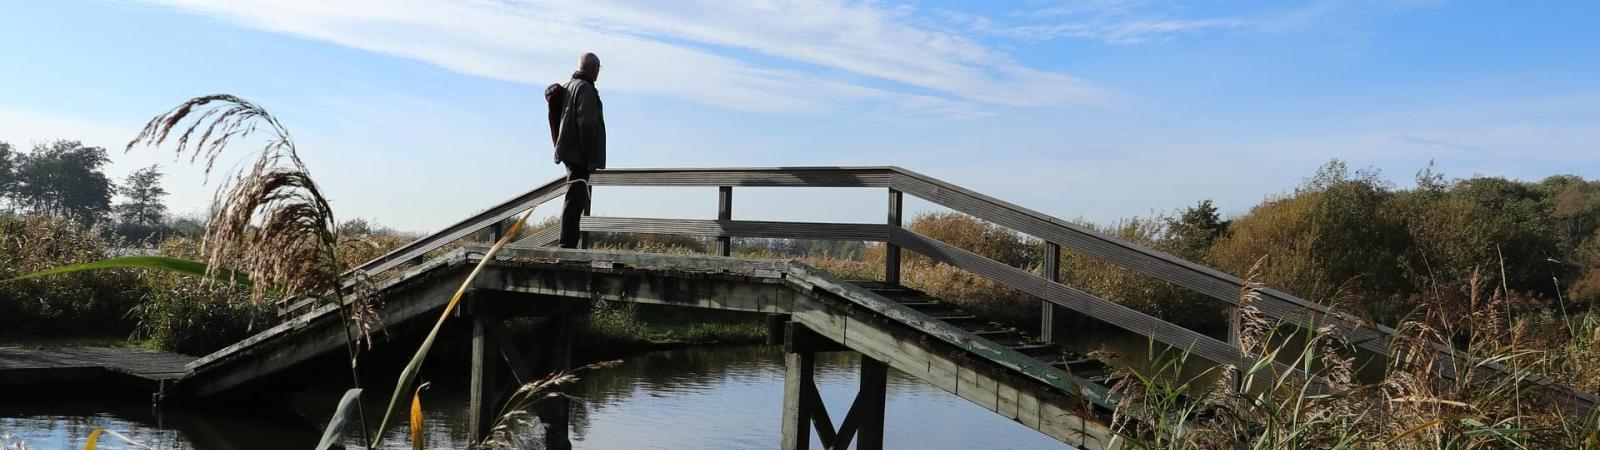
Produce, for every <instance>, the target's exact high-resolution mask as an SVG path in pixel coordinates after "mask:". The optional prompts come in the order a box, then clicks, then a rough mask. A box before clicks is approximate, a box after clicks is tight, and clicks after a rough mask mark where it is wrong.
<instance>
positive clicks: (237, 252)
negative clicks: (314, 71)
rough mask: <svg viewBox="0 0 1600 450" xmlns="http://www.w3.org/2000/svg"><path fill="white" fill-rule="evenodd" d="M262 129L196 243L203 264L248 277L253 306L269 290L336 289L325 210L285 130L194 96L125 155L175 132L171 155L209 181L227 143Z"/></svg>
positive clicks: (257, 111) (235, 105)
mask: <svg viewBox="0 0 1600 450" xmlns="http://www.w3.org/2000/svg"><path fill="white" fill-rule="evenodd" d="M189 119H192V120H189ZM262 125H265V132H266V134H267V137H266V138H265V139H264V140H265V144H263V145H262V146H261V147H260V149H259V150H257V151H255V152H254V153H255V161H254V162H253V163H252V164H250V165H249V166H248V169H240V170H239V171H237V172H236V173H234V174H233V175H232V176H230V177H229V178H228V179H227V180H225V181H224V182H223V183H222V184H221V185H220V186H218V187H217V190H216V193H215V195H214V196H213V199H212V205H213V206H212V217H211V220H210V221H209V222H208V223H207V226H206V234H205V238H204V241H203V243H204V248H205V250H206V252H205V253H206V263H207V266H208V267H210V268H211V270H219V269H221V268H224V267H233V268H235V269H238V270H240V271H242V272H244V273H246V274H248V275H250V277H251V278H252V279H254V280H255V281H257V283H256V285H255V286H254V287H253V288H252V299H253V300H257V301H259V300H261V299H263V298H265V297H267V294H268V289H269V286H271V287H275V288H277V289H279V290H280V291H281V293H282V294H284V295H291V296H292V295H297V294H304V293H323V292H327V291H329V290H331V289H332V288H334V287H336V286H337V284H338V268H337V264H336V261H333V258H332V255H334V254H335V250H336V249H337V243H336V240H335V237H334V233H333V230H334V223H335V222H334V219H333V211H332V209H331V208H330V207H329V206H328V201H327V199H326V198H325V197H324V196H323V195H322V191H321V189H320V188H319V187H318V186H317V184H316V182H315V181H314V180H313V179H312V177H311V174H310V170H309V169H307V168H306V166H305V163H304V162H302V161H301V159H300V156H299V154H298V152H297V150H296V148H295V145H294V141H293V140H292V139H291V138H290V136H289V131H288V129H286V128H284V127H283V124H282V123H280V122H278V120H277V119H276V118H274V117H273V116H272V115H271V114H268V113H267V111H266V110H264V109H262V108H261V107H259V106H257V105H255V104H253V103H250V102H248V101H246V100H244V99H241V98H238V97H235V96H232V95H226V94H217V95H207V96H203V97H195V98H193V99H190V100H188V101H186V102H183V103H182V104H180V105H178V106H177V107H175V108H173V109H172V110H170V111H168V112H167V113H165V114H162V115H159V116H156V117H155V118H153V119H151V120H150V122H149V123H147V124H146V125H145V127H144V129H143V130H142V131H140V132H139V135H138V136H137V137H135V138H134V139H133V140H132V141H130V142H128V146H127V150H129V151H131V150H132V149H133V148H134V147H136V146H139V145H146V146H152V147H158V146H160V145H162V144H164V143H165V142H166V141H167V139H168V138H169V137H170V136H171V135H172V133H173V131H174V130H180V129H181V132H180V133H179V134H178V138H177V144H176V147H177V148H176V151H177V153H178V155H179V156H180V157H181V156H183V155H184V154H185V153H188V154H189V155H190V161H198V160H202V159H203V160H204V162H205V165H204V167H205V171H206V174H207V175H208V176H209V174H210V173H211V171H212V169H213V168H214V167H215V164H216V160H217V157H218V156H220V155H221V153H222V151H223V150H224V149H225V147H226V145H227V144H228V143H229V142H231V141H234V140H239V139H244V138H246V137H249V136H250V135H252V134H253V133H255V132H256V131H259V130H261V129H262ZM197 132H198V133H200V134H199V137H198V139H197V140H195V141H193V142H192V144H193V145H191V139H192V138H194V136H195V134H196V133H197Z"/></svg>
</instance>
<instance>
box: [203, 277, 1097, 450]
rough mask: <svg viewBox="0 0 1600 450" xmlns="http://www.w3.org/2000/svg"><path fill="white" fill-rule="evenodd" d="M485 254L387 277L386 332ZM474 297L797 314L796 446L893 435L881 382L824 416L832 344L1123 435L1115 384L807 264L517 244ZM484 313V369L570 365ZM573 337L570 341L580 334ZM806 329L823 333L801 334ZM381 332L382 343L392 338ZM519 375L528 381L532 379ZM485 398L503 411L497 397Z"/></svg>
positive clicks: (791, 419)
mask: <svg viewBox="0 0 1600 450" xmlns="http://www.w3.org/2000/svg"><path fill="white" fill-rule="evenodd" d="M484 250H485V249H484V248H483V247H467V248H464V249H462V250H458V251H456V252H453V253H450V254H447V255H445V256H441V257H438V258H435V259H433V260H431V261H428V262H426V263H424V264H421V265H418V266H416V267H413V268H411V269H409V270H407V271H406V272H405V273H404V274H401V275H398V276H395V277H393V278H392V279H390V280H389V281H385V282H382V283H380V284H379V285H378V286H377V287H376V289H378V290H379V292H380V293H381V295H382V298H383V308H382V314H383V321H384V324H385V326H387V327H390V328H391V329H394V328H399V327H406V326H415V325H416V324H417V323H426V322H431V321H432V320H433V319H436V318H437V317H438V316H437V315H438V313H439V311H440V310H441V309H442V308H443V306H444V305H445V303H446V302H447V301H448V300H449V298H450V296H451V294H452V293H454V291H455V290H456V289H457V288H459V287H460V285H461V283H462V282H463V280H465V278H466V276H467V274H468V273H469V272H470V270H471V269H472V266H473V265H474V264H476V263H477V262H478V261H479V260H480V259H481V255H482V254H483V252H484ZM469 292H470V293H471V296H470V297H469V299H470V300H471V302H470V307H469V308H466V310H467V311H468V313H469V314H470V315H474V316H479V317H490V316H504V315H546V316H552V317H572V316H574V314H572V311H571V310H570V307H568V306H563V305H572V304H574V302H573V301H572V300H609V301H624V302H635V303H649V304H663V305H673V306H683V307H695V308H710V309H722V310H732V311H746V312H755V313H767V314H775V315H785V316H787V318H788V319H787V321H788V322H789V325H788V327H789V328H790V329H791V331H790V332H789V333H788V334H789V335H790V340H789V342H788V345H787V346H786V348H788V349H789V351H790V353H791V357H790V358H789V361H790V368H789V371H788V373H789V377H788V378H789V380H788V383H787V384H790V385H792V387H793V389H792V390H793V394H794V395H793V396H792V397H793V398H789V397H790V396H788V395H786V400H785V408H786V410H785V411H786V412H785V425H784V428H783V429H784V436H783V437H784V442H785V444H786V445H793V444H794V442H795V440H796V439H800V440H802V442H803V440H804V439H806V435H808V434H809V429H810V428H812V427H809V426H807V425H808V423H809V424H814V425H815V429H816V430H817V431H818V433H817V437H819V438H821V439H823V440H824V441H825V444H829V443H830V442H827V441H831V442H840V439H849V437H848V433H846V430H853V432H854V435H855V436H857V437H858V438H859V439H860V441H859V442H860V443H859V446H860V448H876V447H878V446H881V442H873V441H875V440H877V439H881V433H878V434H876V435H875V434H874V432H873V430H872V425H873V423H874V421H873V417H874V416H873V413H874V411H873V409H874V404H873V403H872V402H871V399H872V398H873V392H874V389H875V387H874V386H871V385H870V381H869V385H863V387H862V393H863V394H862V397H858V398H864V399H866V400H865V401H867V403H864V404H863V406H862V407H861V408H860V409H861V411H862V412H861V413H860V414H857V412H856V409H858V408H852V411H851V412H850V414H848V415H846V418H845V419H844V423H842V424H840V426H838V427H837V428H835V427H834V426H833V424H832V423H831V422H828V419H827V414H826V411H818V410H817V408H812V407H810V404H809V403H808V402H805V401H804V398H805V397H804V396H803V395H802V394H804V392H805V390H804V386H805V385H806V384H805V383H804V382H809V371H808V370H804V369H807V367H805V366H806V364H805V362H806V361H807V360H808V358H809V355H810V354H811V353H814V352H817V351H830V350H849V351H856V352H860V353H861V354H862V355H863V356H864V357H865V358H864V359H869V360H870V361H871V362H870V363H866V364H864V366H863V379H864V380H871V379H873V377H874V374H876V373H877V370H876V369H877V368H879V367H893V368H895V369H896V370H899V371H901V372H905V373H907V374H910V375H912V376H915V377H917V378H919V379H922V380H924V381H926V382H928V383H930V384H933V385H935V386H938V387H940V388H941V389H944V390H945V391H948V392H951V393H953V394H955V395H958V396H960V397H962V398H965V399H967V400H969V401H971V402H973V403H975V404H977V405H980V406H983V407H984V408H986V409H989V410H991V411H994V412H995V413H997V414H1000V415H1002V416H1004V417H1007V418H1010V419H1013V420H1015V421H1017V422H1019V423H1021V424H1023V425H1025V426H1028V427H1030V428H1033V429H1036V430H1038V431H1040V432H1042V433H1044V434H1046V435H1048V436H1051V437H1052V438H1055V439H1058V440H1060V441H1062V442H1065V443H1068V444H1071V445H1074V446H1077V447H1080V448H1088V449H1094V448H1104V447H1105V446H1106V443H1107V442H1109V440H1110V436H1111V433H1110V431H1109V430H1108V429H1107V427H1106V426H1105V422H1106V418H1107V417H1106V415H1105V413H1106V409H1105V408H1106V407H1107V406H1109V401H1108V400H1107V394H1106V392H1105V388H1104V387H1103V386H1100V385H1097V384H1094V383H1092V382H1090V381H1089V380H1086V379H1084V378H1079V377H1076V376H1073V375H1071V374H1069V373H1068V372H1067V371H1066V370H1063V369H1062V368H1061V367H1057V366H1052V365H1051V364H1050V363H1049V362H1046V361H1041V360H1040V359H1038V358H1035V357H1033V356H1029V355H1025V354H1023V353H1020V352H1019V351H1015V350H1013V348H1012V347H1008V346H1007V345H1002V344H1000V343H996V342H994V341H992V340H990V339H989V338H987V337H985V336H984V335H981V333H982V332H973V331H971V330H967V329H964V328H962V327H958V326H955V325H951V324H950V323H947V322H945V321H943V320H940V319H939V318H935V317H934V316H931V315H928V314H924V313H922V312H919V311H918V310H916V309H913V308H910V307H908V306H906V305H904V304H901V303H900V302H897V301H896V300H891V299H890V298H888V297H885V296H883V295H879V294H878V293H875V292H874V291H873V290H870V289H867V288H865V287H863V286H859V285H856V284H853V283H849V282H844V281H842V280H839V279H837V278H835V277H833V276H832V275H831V274H827V273H826V272H823V271H820V270H817V269H814V268H810V267H808V266H804V265H802V264H798V263H793V262H785V261H764V260H743V259H734V258H722V257H706V256H695V255H663V254H640V253H626V252H600V251H583V250H557V249H535V248H506V249H504V250H503V251H502V252H501V253H500V254H499V255H497V256H496V258H495V260H494V261H491V262H490V263H489V264H487V265H486V266H485V268H484V271H483V273H481V274H480V275H479V276H478V277H477V278H476V279H475V280H474V282H473V285H472V286H471V287H470V291H469ZM576 303H579V304H581V303H585V302H576ZM563 308H568V309H563ZM473 320H474V325H473V330H474V340H473V342H474V347H475V351H474V353H475V356H476V357H475V358H474V370H473V371H474V373H475V374H487V373H492V369H490V370H485V369H483V368H482V367H481V365H482V364H486V363H485V362H483V361H484V360H485V357H483V355H484V354H488V355H490V356H487V357H486V358H487V361H495V360H499V359H500V358H496V357H494V355H496V354H502V353H503V354H505V355H506V356H507V359H506V361H507V362H508V363H510V364H511V365H512V367H511V369H512V371H513V372H519V370H527V367H533V366H537V367H538V368H539V369H540V370H547V369H559V368H564V367H565V366H564V365H563V362H557V363H549V362H546V363H541V364H535V365H530V364H527V363H526V362H519V361H514V360H515V359H517V358H516V357H515V356H514V355H513V354H512V353H507V352H504V351H503V350H504V349H503V348H495V347H494V346H493V345H492V344H493V342H495V341H493V340H492V338H493V336H492V335H493V331H494V330H493V329H492V328H485V326H482V325H481V324H482V323H484V321H482V320H479V319H477V318H474V319H473ZM342 326H343V324H342V322H341V321H340V320H339V318H338V317H337V310H336V308H335V307H334V306H333V305H324V306H320V307H318V308H317V309H316V310H313V311H311V312H309V313H306V314H303V315H301V316H299V317H296V318H294V319H292V320H289V321H287V322H286V323H284V324H281V325H279V326H276V327H273V328H271V329H268V330H266V331H263V332H262V333H260V334H258V335H256V336H254V337H251V338H250V339H247V340H245V341H242V342H240V343H238V344H235V345H233V346H230V347H228V348H226V349H223V350H221V351H218V352H216V353H214V354H212V355H208V356H206V357H203V358H200V359H199V360H196V361H195V362H194V363H192V364H190V365H189V366H188V369H189V372H188V374H187V376H186V377H184V378H183V379H182V380H181V381H179V383H178V385H177V390H178V391H179V392H180V393H184V394H188V395H191V396H195V397H207V396H212V395H216V394H219V393H223V392H227V391H229V390H233V389H237V388H240V387H241V386H246V385H248V384H249V383H251V382H252V381H254V380H258V379H261V378H263V377H266V376H269V375H273V374H277V373H281V372H284V371H287V370H292V369H294V368H296V367H297V366H301V365H302V364H303V363H305V362H306V361H308V360H311V359H313V358H316V357H318V356H323V355H328V354H334V353H336V352H344V348H343V347H344V345H345V330H343V329H342ZM487 326H489V327H492V325H487ZM567 328H568V330H570V328H571V327H570V326H569V327H567ZM567 333H568V334H567V335H568V336H570V331H568V332H567ZM796 334H799V335H802V336H814V337H815V338H814V339H805V338H802V339H800V340H799V342H796V340H795V339H794V338H793V336H795V335H796ZM379 340H380V343H381V341H382V340H383V338H382V335H381V334H380V335H379ZM554 351H556V352H558V353H559V352H560V350H559V349H556V350H554ZM513 353H514V352H513ZM549 353H550V352H549V351H546V352H545V354H547V355H548V354H549ZM547 360H548V358H547ZM568 362H569V361H568ZM877 364H881V366H878V365H877ZM519 365H520V366H524V367H520V368H519V367H517V366H519ZM517 377H518V378H519V379H521V380H525V379H526V377H527V375H523V374H519V375H517ZM480 382H485V383H487V382H488V381H480V379H479V377H476V376H475V377H474V383H475V384H476V383H480ZM878 382H881V380H878ZM477 388H478V386H476V385H475V386H474V389H473V391H474V392H492V391H493V390H492V389H487V390H480V389H477ZM812 389H814V388H812ZM877 395H881V392H880V393H878V394H877ZM474 400H476V401H480V402H482V404H483V405H492V404H493V401H494V400H495V399H492V398H487V399H479V398H474ZM876 408H877V409H878V410H877V414H879V416H878V417H879V419H878V420H877V421H876V423H877V424H879V425H878V426H879V427H881V413H882V412H881V400H880V401H878V402H877V403H876ZM480 409H482V408H474V411H475V412H476V411H479V410H480ZM474 415H475V416H476V415H477V414H476V413H475V414H474ZM480 420H481V419H480ZM863 424H864V425H863ZM480 426H481V425H477V426H474V429H478V428H479V427H480ZM874 444H878V445H874ZM799 447H800V448H803V445H800V446H799Z"/></svg>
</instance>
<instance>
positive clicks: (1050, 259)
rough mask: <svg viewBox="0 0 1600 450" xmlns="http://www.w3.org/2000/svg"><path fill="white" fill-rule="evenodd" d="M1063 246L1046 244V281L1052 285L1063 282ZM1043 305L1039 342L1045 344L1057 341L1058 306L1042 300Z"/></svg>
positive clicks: (1046, 242)
mask: <svg viewBox="0 0 1600 450" xmlns="http://www.w3.org/2000/svg"><path fill="white" fill-rule="evenodd" d="M1060 264H1061V244H1057V243H1054V242H1050V241H1045V243H1044V279H1046V280H1050V282H1051V283H1059V282H1061V266H1060ZM1039 301H1040V303H1043V305H1042V306H1041V307H1040V309H1039V340H1041V341H1044V342H1045V343H1050V342H1054V341H1055V331H1056V304H1055V303H1050V301H1049V300H1044V299H1040V300H1039Z"/></svg>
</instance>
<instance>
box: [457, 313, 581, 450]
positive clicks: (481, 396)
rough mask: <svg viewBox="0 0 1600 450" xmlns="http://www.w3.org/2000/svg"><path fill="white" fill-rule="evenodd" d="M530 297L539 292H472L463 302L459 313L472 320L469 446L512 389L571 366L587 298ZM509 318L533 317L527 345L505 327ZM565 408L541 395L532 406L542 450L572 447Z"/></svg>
mask: <svg viewBox="0 0 1600 450" xmlns="http://www.w3.org/2000/svg"><path fill="white" fill-rule="evenodd" d="M530 297H542V296H530V295H526V294H513V293H508V292H497V291H477V290H474V291H472V292H470V293H469V297H468V299H467V302H466V303H465V304H464V305H463V308H462V315H463V316H464V318H468V319H469V320H470V321H471V323H472V354H471V360H472V363H471V389H470V391H469V393H468V395H469V397H468V402H467V403H468V419H467V422H468V427H469V428H468V432H469V435H468V438H469V439H470V442H472V443H474V444H476V443H478V442H481V441H482V440H483V438H484V437H486V436H488V435H489V432H490V431H491V428H492V427H493V426H494V421H495V420H496V419H498V418H499V414H500V412H501V410H502V408H503V407H504V406H505V405H504V403H505V402H506V401H507V400H510V398H509V397H508V395H509V394H510V393H511V392H514V391H515V390H516V389H517V388H518V387H520V386H522V385H523V384H527V383H530V382H533V381H537V380H539V379H541V378H544V377H545V376H548V375H549V374H552V373H555V372H558V371H564V370H569V369H571V368H572V341H573V336H574V335H575V334H576V332H577V329H578V326H579V325H580V323H579V321H581V320H583V319H582V317H583V311H585V310H586V309H587V304H586V302H583V304H580V303H579V302H573V301H561V300H555V299H548V298H530ZM510 316H532V317H537V318H538V319H537V321H536V322H535V325H536V327H535V330H534V338H533V341H532V345H530V346H525V347H524V346H519V345H518V343H517V341H515V340H514V339H513V338H512V337H511V335H510V333H508V332H507V331H506V330H505V324H504V319H505V318H506V317H510ZM524 348H526V349H527V350H530V351H531V353H528V352H524V351H523V350H524ZM508 369H509V370H508ZM506 374H509V375H510V379H509V380H504V381H510V382H511V383H505V382H503V380H501V378H502V375H506ZM570 411H571V402H570V401H569V400H567V399H566V398H565V397H552V398H545V399H542V400H540V401H539V402H538V403H537V404H536V405H535V406H534V410H533V413H534V414H535V415H537V416H538V417H539V421H540V422H541V423H543V424H544V440H545V445H544V448H547V449H554V450H565V449H570V448H572V441H571V440H570V437H569V433H568V431H569V429H570Z"/></svg>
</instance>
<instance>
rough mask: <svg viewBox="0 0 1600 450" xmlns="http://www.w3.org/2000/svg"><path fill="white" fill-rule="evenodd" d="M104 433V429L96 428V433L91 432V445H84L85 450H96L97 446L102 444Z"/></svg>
mask: <svg viewBox="0 0 1600 450" xmlns="http://www.w3.org/2000/svg"><path fill="white" fill-rule="evenodd" d="M104 431H106V430H105V429H104V428H95V429H94V431H90V432H89V443H87V444H84V445H83V450H94V447H95V445H97V443H98V442H100V433H102V432H104Z"/></svg>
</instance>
